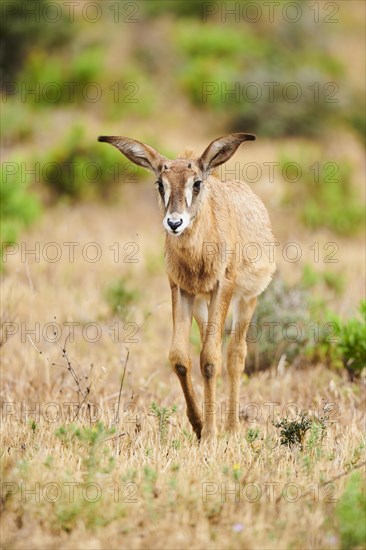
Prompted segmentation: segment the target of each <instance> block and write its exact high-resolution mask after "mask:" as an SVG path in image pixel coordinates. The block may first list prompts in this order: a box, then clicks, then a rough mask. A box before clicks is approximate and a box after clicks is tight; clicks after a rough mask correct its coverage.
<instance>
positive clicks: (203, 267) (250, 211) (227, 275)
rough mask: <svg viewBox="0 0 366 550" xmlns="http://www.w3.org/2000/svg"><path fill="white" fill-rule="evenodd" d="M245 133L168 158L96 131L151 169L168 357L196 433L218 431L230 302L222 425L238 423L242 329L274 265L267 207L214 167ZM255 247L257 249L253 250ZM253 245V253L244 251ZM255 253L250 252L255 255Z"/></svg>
mask: <svg viewBox="0 0 366 550" xmlns="http://www.w3.org/2000/svg"><path fill="white" fill-rule="evenodd" d="M254 139H255V136H253V135H251V134H243V133H237V134H230V135H228V136H224V137H220V138H218V139H215V140H214V141H212V143H210V145H209V146H208V147H207V148H206V149H205V151H204V152H203V153H202V155H201V156H200V157H198V158H196V157H194V156H193V155H192V154H191V153H185V154H183V156H182V158H177V159H176V160H169V159H167V158H166V157H164V156H162V155H160V154H159V153H158V152H157V151H156V150H155V149H153V148H152V147H150V146H149V145H145V144H143V143H140V142H139V141H135V140H133V139H130V138H126V137H113V136H110V137H106V136H102V137H99V141H103V142H107V143H110V144H112V145H114V146H115V147H117V149H118V150H119V151H121V153H123V154H124V155H125V156H126V157H127V158H128V159H129V160H131V161H132V162H134V163H135V164H137V165H139V166H142V167H144V168H147V169H148V170H150V171H152V172H153V173H154V174H155V177H156V178H157V181H156V187H157V190H158V192H159V195H160V205H161V208H162V211H163V215H164V217H163V225H164V228H165V230H166V240H165V263H166V270H167V273H168V278H169V283H170V287H171V293H172V312H173V339H172V344H171V348H170V353H169V360H170V363H171V366H172V368H173V370H174V371H175V372H176V374H177V375H178V378H179V381H180V384H181V386H182V389H183V393H184V396H185V399H186V402H187V415H188V418H189V421H190V423H191V424H192V427H193V430H194V431H195V433H196V435H197V437H198V438H201V436H202V438H204V439H211V438H213V437H214V436H215V434H216V411H217V409H218V407H217V405H216V378H217V376H218V375H219V374H220V370H221V343H222V336H223V332H224V327H225V319H226V316H227V313H228V309H229V305H230V303H231V302H232V303H233V330H232V335H231V339H230V342H229V346H228V357H227V368H228V375H229V404H228V409H227V411H226V419H227V429H228V431H230V432H235V431H236V430H237V429H238V427H239V386H240V377H241V373H242V372H243V369H244V364H245V357H246V351H247V345H246V333H247V329H248V326H249V323H250V320H251V318H252V315H253V312H254V309H255V306H256V300H257V296H258V295H259V294H260V293H261V292H263V291H264V290H265V288H266V287H267V286H268V284H269V282H270V280H271V278H272V275H273V273H274V271H275V263H274V259H273V257H272V256H273V242H274V239H273V234H272V230H271V224H270V220H269V217H268V213H267V210H266V208H265V206H264V205H263V203H262V201H261V200H260V199H259V198H258V197H257V196H256V195H255V194H254V193H253V191H252V190H251V189H250V188H249V186H248V185H247V184H245V183H243V182H240V181H233V180H230V181H225V182H223V181H221V180H220V179H219V178H218V175H217V171H216V170H215V169H216V167H218V166H220V165H221V164H223V163H225V162H227V161H228V160H229V159H230V158H231V157H232V155H233V154H234V153H235V151H236V150H237V148H238V147H239V145H240V144H241V143H243V142H244V141H247V140H254ZM253 250H254V251H255V254H253ZM249 251H251V253H249ZM253 256H255V257H253ZM192 316H194V318H195V319H196V321H197V324H198V326H199V330H200V335H201V341H202V350H201V355H200V365H201V373H202V376H203V381H204V407H203V413H204V417H203V421H202V418H201V413H200V408H199V406H198V403H197V399H196V395H195V391H194V389H193V385H192V379H191V365H192V364H191V358H190V354H189V332H190V328H191V324H192Z"/></svg>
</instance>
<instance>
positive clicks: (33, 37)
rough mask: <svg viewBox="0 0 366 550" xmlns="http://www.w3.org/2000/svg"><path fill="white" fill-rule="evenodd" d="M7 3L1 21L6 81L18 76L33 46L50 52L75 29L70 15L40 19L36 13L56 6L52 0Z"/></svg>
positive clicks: (1, 54) (1, 53)
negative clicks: (58, 18)
mask: <svg viewBox="0 0 366 550" xmlns="http://www.w3.org/2000/svg"><path fill="white" fill-rule="evenodd" d="M6 4H7V9H6V12H5V10H4V12H5V13H6V16H4V17H3V18H1V21H0V34H1V47H0V64H1V76H2V82H6V81H11V80H13V79H14V78H15V77H16V76H17V74H18V73H19V71H20V70H21V68H22V66H23V65H24V63H25V61H26V59H27V56H28V54H29V52H30V51H31V50H32V49H33V48H35V47H38V48H40V47H43V48H47V53H49V51H50V49H52V48H55V47H57V46H60V45H62V44H64V43H65V42H66V41H67V40H68V39H70V37H71V30H72V25H71V24H70V25H68V24H67V19H66V15H64V16H63V17H62V18H61V20H60V21H57V22H55V23H52V24H50V23H49V22H47V20H46V19H45V18H44V17H42V16H40V17H39V18H38V19H39V20H38V21H37V15H36V14H37V13H44V11H43V10H45V11H46V10H47V6H52V2H49V1H48V0H7V2H6ZM51 10H52V8H51ZM46 12H47V11H46ZM27 13H28V14H29V15H28V16H27V15H26V14H27ZM47 13H48V12H47ZM32 14H33V15H32Z"/></svg>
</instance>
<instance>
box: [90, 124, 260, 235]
mask: <svg viewBox="0 0 366 550" xmlns="http://www.w3.org/2000/svg"><path fill="white" fill-rule="evenodd" d="M254 139H255V136H254V135H252V134H243V133H240V134H229V135H228V136H224V137H220V138H218V139H215V140H214V141H212V142H211V143H210V145H209V146H208V147H207V148H206V149H205V151H204V152H203V153H202V155H201V156H200V157H199V158H197V159H188V158H177V159H176V160H169V159H167V158H166V157H164V156H163V155H161V154H160V153H158V151H156V150H155V149H153V147H150V145H146V144H144V143H141V142H139V141H136V140H134V139H130V138H127V137H118V136H100V137H99V138H98V141H102V142H106V143H110V144H111V145H113V146H114V147H116V148H117V149H118V150H119V151H120V152H121V153H122V154H123V155H125V157H127V158H128V159H129V160H130V161H132V162H133V163H134V164H137V165H138V166H142V167H143V168H147V169H148V170H150V171H151V172H153V174H154V175H155V177H156V184H155V185H156V188H157V190H158V192H159V196H160V204H161V206H162V208H163V211H164V218H163V225H164V228H165V229H166V231H167V232H168V234H171V235H177V236H178V235H181V234H182V233H183V231H184V230H185V229H187V227H189V226H190V225H191V224H192V222H193V220H194V218H195V217H196V215H197V213H198V212H199V209H200V208H201V206H202V204H203V202H204V197H205V187H206V185H208V182H207V176H209V174H210V173H211V172H212V171H213V170H214V169H215V168H216V167H217V166H220V165H221V164H224V163H225V162H226V161H228V160H229V159H230V158H231V157H232V156H233V154H234V153H235V151H236V150H237V148H238V147H239V145H240V144H241V143H243V142H244V141H247V140H254ZM223 185H224V183H223Z"/></svg>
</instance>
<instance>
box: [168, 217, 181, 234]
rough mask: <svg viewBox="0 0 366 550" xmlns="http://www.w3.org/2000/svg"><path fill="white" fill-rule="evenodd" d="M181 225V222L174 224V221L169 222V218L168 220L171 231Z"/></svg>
mask: <svg viewBox="0 0 366 550" xmlns="http://www.w3.org/2000/svg"><path fill="white" fill-rule="evenodd" d="M182 223H183V220H179V221H178V222H176V221H174V220H171V219H170V218H168V225H169V227H170V228H171V229H172V230H173V231H175V230H176V229H178V227H180V226H181V225H182Z"/></svg>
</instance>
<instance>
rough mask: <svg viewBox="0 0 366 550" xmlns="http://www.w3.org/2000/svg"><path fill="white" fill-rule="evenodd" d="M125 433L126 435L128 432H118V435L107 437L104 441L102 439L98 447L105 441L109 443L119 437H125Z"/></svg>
mask: <svg viewBox="0 0 366 550" xmlns="http://www.w3.org/2000/svg"><path fill="white" fill-rule="evenodd" d="M124 435H126V432H123V433H121V434H118V435H115V436H113V437H108V438H107V439H104V440H103V441H101V442H100V443H98V445H97V447H99V445H103V443H107V441H113V439H119V438H120V437H123V436H124Z"/></svg>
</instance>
